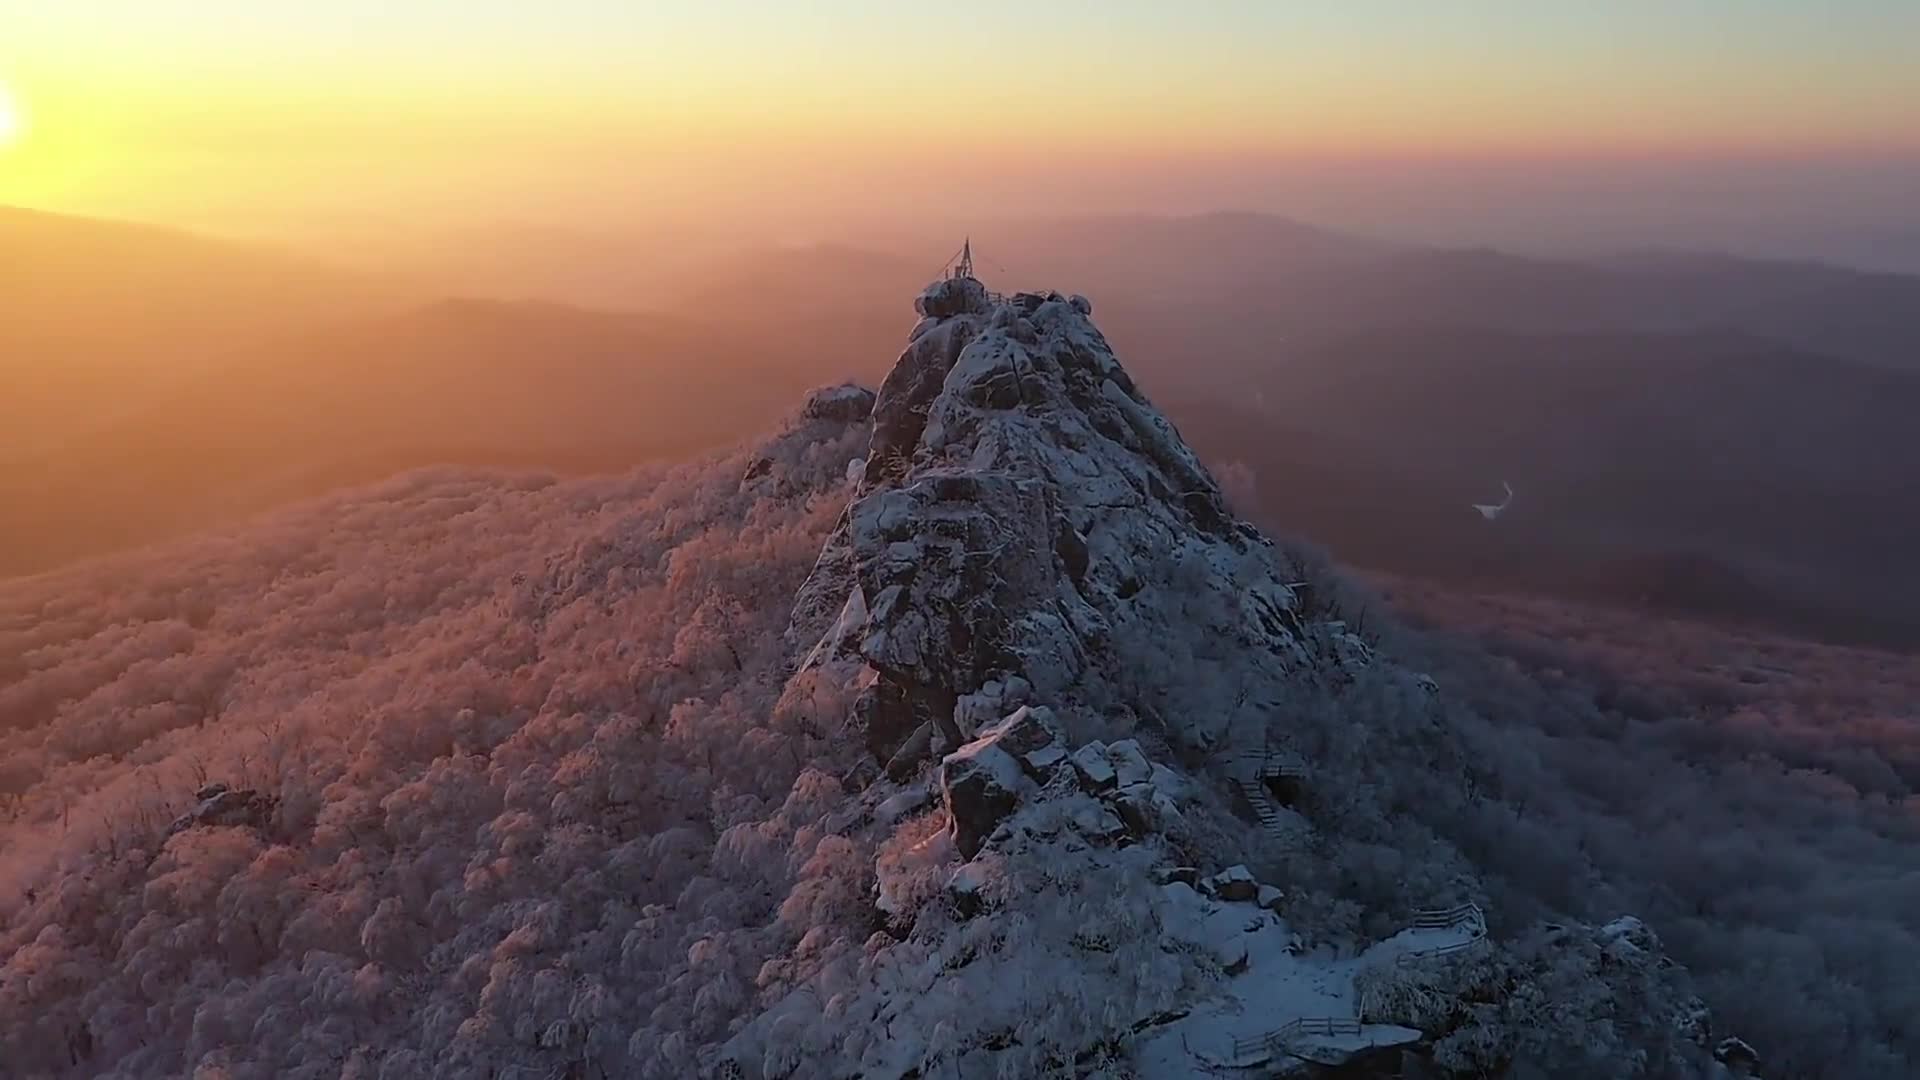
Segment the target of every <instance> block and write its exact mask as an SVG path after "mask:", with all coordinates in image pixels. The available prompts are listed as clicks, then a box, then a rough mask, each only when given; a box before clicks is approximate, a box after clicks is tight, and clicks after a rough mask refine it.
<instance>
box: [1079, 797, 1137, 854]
mask: <svg viewBox="0 0 1920 1080" xmlns="http://www.w3.org/2000/svg"><path fill="white" fill-rule="evenodd" d="M1067 824H1068V825H1070V826H1072V828H1073V831H1074V832H1077V833H1079V834H1080V835H1081V836H1083V837H1085V838H1086V839H1087V840H1089V841H1091V842H1092V843H1095V844H1112V843H1118V842H1119V841H1120V840H1122V839H1125V838H1126V836H1127V823H1126V822H1124V821H1122V820H1120V815H1119V814H1117V813H1115V812H1114V810H1113V808H1112V807H1110V806H1108V805H1107V804H1106V803H1103V802H1097V801H1095V800H1093V799H1084V798H1083V800H1082V801H1081V802H1080V803H1079V804H1078V805H1076V806H1074V807H1073V809H1072V811H1071V812H1070V813H1069V814H1068V816H1067Z"/></svg>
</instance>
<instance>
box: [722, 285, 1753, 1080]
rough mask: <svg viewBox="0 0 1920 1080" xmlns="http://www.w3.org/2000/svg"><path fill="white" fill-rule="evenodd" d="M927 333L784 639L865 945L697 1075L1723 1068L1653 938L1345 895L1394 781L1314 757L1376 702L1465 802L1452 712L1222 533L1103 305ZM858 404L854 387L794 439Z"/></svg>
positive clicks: (785, 973)
mask: <svg viewBox="0 0 1920 1080" xmlns="http://www.w3.org/2000/svg"><path fill="white" fill-rule="evenodd" d="M915 307H916V310H917V311H918V312H919V314H920V315H921V316H922V318H921V319H920V321H919V323H918V324H917V325H916V326H915V327H914V328H913V330H912V332H911V336H910V339H909V344H908V346H907V348H906V350H905V351H904V352H903V353H902V354H901V356H900V359H899V361H898V362H897V363H896V364H895V366H894V368H893V369H892V372H891V373H890V374H889V376H888V377H887V379H886V381H885V382H884V384H883V385H882V386H881V387H880V389H879V391H878V393H877V394H876V395H874V396H873V397H872V401H871V426H872V436H871V442H870V445H869V448H868V452H867V454H866V455H865V456H864V458H861V459H856V460H855V461H853V462H850V463H849V470H850V475H857V481H858V482H857V485H856V489H855V492H854V495H853V498H852V501H851V503H850V505H849V506H848V508H847V510H846V513H845V514H844V515H843V516H842V518H841V520H840V523H839V525H838V527H837V528H836V529H835V531H834V533H833V535H832V538H831V539H830V540H829V542H828V543H827V545H826V547H825V549H824V550H823V551H822V553H821V556H820V559H819V562H818V564H817V565H816V568H815V570H814V573H813V575H812V576H811V577H810V578H809V580H808V581H807V583H806V585H805V586H804V587H803V588H802V590H801V591H800V594H799V596H798V598H797V600H796V603H795V606H794V611H793V616H792V620H791V623H790V626H789V630H788V634H787V639H788V643H789V645H790V646H791V647H792V649H793V655H794V674H793V676H792V681H791V682H790V683H789V687H788V692H789V694H794V693H798V692H809V693H811V692H815V691H816V690H817V688H818V687H820V686H822V685H832V686H835V687H838V688H840V689H842V690H845V689H847V688H857V696H856V697H855V699H854V701H855V703H854V706H853V708H852V710H851V715H850V716H848V717H847V724H848V730H849V731H850V732H853V733H857V735H858V736H859V740H858V744H859V745H858V747H857V749H854V748H850V755H851V756H850V757H849V760H848V762H847V768H846V772H845V775H844V776H843V778H842V785H843V787H844V788H845V789H846V791H847V802H846V804H845V806H843V807H842V808H841V809H839V810H838V811H836V812H834V813H832V814H831V815H830V816H829V817H828V818H827V819H826V822H825V825H824V827H825V828H826V829H827V831H829V832H830V833H832V834H834V835H837V836H840V837H844V838H845V839H846V841H847V842H846V844H845V845H844V847H843V849H842V850H845V851H847V852H850V853H854V854H855V856H856V857H860V858H866V857H869V853H870V857H871V858H872V860H873V868H874V897H873V899H872V933H871V936H870V937H869V938H868V939H867V940H866V941H865V942H864V943H861V942H857V941H853V940H850V939H847V938H840V939H834V938H833V937H832V936H831V935H828V934H824V933H818V934H816V933H809V934H807V935H806V936H805V937H804V938H802V939H800V940H798V941H796V942H794V943H793V946H792V948H791V949H790V950H789V951H788V952H787V954H786V955H784V956H782V957H780V958H779V959H776V960H774V961H770V962H769V963H768V964H767V965H766V967H765V968H763V970H762V972H761V977H760V980H759V985H760V991H761V997H760V1001H761V1002H762V1003H763V1004H764V1008H762V1009H761V1010H760V1011H759V1012H758V1014H757V1016H755V1017H754V1018H753V1019H752V1020H751V1021H750V1022H749V1023H747V1024H745V1025H744V1026H742V1027H740V1028H739V1029H737V1030H736V1031H735V1032H734V1033H733V1035H732V1036H731V1037H730V1038H729V1040H728V1041H727V1042H726V1043H725V1044H724V1045H723V1046H722V1047H721V1048H720V1051H719V1053H718V1054H717V1055H713V1054H708V1055H704V1056H702V1061H701V1065H702V1067H703V1068H704V1069H706V1070H708V1071H710V1072H711V1073H713V1074H714V1075H723V1076H735V1077H753V1078H773V1077H851V1076H859V1077H866V1078H873V1080H895V1078H905V1077H932V1076H952V1077H1010V1076H1018V1077H1029V1076H1051V1075H1061V1076H1068V1075H1087V1076H1113V1077H1120V1076H1143V1077H1180V1076H1192V1075H1213V1074H1219V1075H1267V1074H1272V1073H1277V1072H1281V1071H1287V1070H1291V1069H1295V1068H1308V1067H1341V1068H1346V1069H1349V1070H1353V1071H1352V1073H1351V1074H1352V1075H1380V1076H1388V1075H1398V1074H1399V1070H1400V1069H1401V1068H1402V1066H1403V1063H1408V1067H1413V1065H1412V1064H1411V1063H1415V1062H1418V1063H1423V1064H1424V1066H1425V1067H1427V1068H1429V1069H1437V1070H1439V1071H1440V1073H1441V1074H1448V1073H1453V1074H1459V1075H1468V1074H1478V1075H1505V1074H1509V1073H1511V1074H1514V1075H1522V1074H1525V1070H1526V1069H1528V1068H1536V1069H1537V1068H1564V1067H1569V1066H1577V1067H1578V1068H1580V1069H1582V1070H1584V1071H1583V1072H1582V1075H1596V1076H1599V1075H1618V1076H1623V1077H1624V1076H1636V1075H1648V1076H1651V1075H1698V1074H1704V1073H1708V1072H1711V1071H1712V1070H1715V1069H1720V1070H1722V1071H1724V1070H1725V1068H1726V1066H1724V1065H1718V1064H1716V1063H1715V1062H1714V1061H1713V1060H1712V1055H1711V1054H1710V1053H1709V1052H1708V1050H1707V1043H1708V1042H1709V1039H1710V1033H1709V1026H1708V1023H1707V1020H1706V1017H1705V1015H1704V1010H1703V1009H1702V1008H1701V1007H1700V1005H1699V1002H1698V1000H1697V999H1695V998H1693V997H1692V995H1691V993H1690V991H1689V990H1688V988H1687V980H1686V976H1685V973H1684V972H1683V971H1681V970H1679V969H1678V968H1677V967H1675V966H1674V965H1672V964H1671V963H1670V962H1668V961H1667V960H1665V959H1664V957H1662V956H1661V954H1660V950H1659V946H1658V942H1657V939H1655V938H1654V937H1653V935H1652V933H1651V931H1648V930H1647V929H1646V928H1645V927H1642V926H1640V925H1639V924H1638V922H1637V920H1624V921H1621V922H1618V923H1615V924H1610V925H1608V926H1606V927H1600V928H1594V927H1585V926H1574V925H1566V924H1552V925H1547V926H1539V925H1535V926H1529V927H1520V926H1507V925H1504V924H1502V923H1500V922H1499V921H1498V920H1495V921H1494V930H1495V932H1494V933H1491V934H1490V933H1489V919H1488V917H1487V915H1486V914H1485V913H1483V912H1482V911H1481V910H1480V908H1479V906H1478V905H1476V904H1475V903H1474V902H1473V901H1475V900H1476V899H1477V898H1478V892H1477V889H1476V887H1475V886H1474V884H1473V878H1472V873H1471V867H1470V866H1468V865H1466V864H1465V861H1464V860H1463V859H1460V858H1458V857H1457V856H1449V857H1448V858H1443V859H1441V858H1437V859H1435V860H1432V862H1433V865H1426V864H1424V863H1423V864H1421V865H1418V866H1415V865H1412V863H1413V862H1414V861H1415V856H1413V855H1411V854H1404V859H1405V861H1406V862H1407V864H1408V865H1406V866H1403V867H1401V868H1400V869H1399V870H1398V871H1397V874H1398V875H1399V876H1400V877H1401V878H1402V879H1403V880H1404V881H1405V883H1406V884H1405V885H1404V888H1406V889H1409V890H1419V889H1429V890H1435V891H1430V892H1427V893H1424V894H1422V895H1420V896H1418V897H1417V898H1416V899H1415V900H1412V901H1408V902H1406V903H1402V904H1399V905H1398V906H1397V907H1396V908H1394V909H1393V910H1380V911H1375V912H1372V913H1371V914H1370V915H1369V916H1368V917H1367V918H1365V919H1361V918H1360V917H1358V916H1357V915H1355V912H1357V911H1359V909H1361V908H1364V907H1366V906H1367V899H1366V898H1364V897H1354V898H1338V897H1329V895H1328V889H1329V888H1330V887H1332V886H1329V885H1328V884H1327V882H1328V881H1335V882H1336V883H1337V881H1338V880H1339V877H1340V873H1339V872H1334V871H1329V870H1327V869H1326V867H1328V866H1330V865H1334V864H1336V863H1338V862H1339V861H1340V859H1341V852H1342V845H1343V844H1350V845H1351V847H1352V849H1353V850H1361V849H1362V848H1363V844H1362V840H1361V839H1360V838H1357V834H1355V835H1354V836H1350V835H1349V833H1351V832H1352V830H1350V829H1348V827H1347V825H1346V823H1344V822H1343V821H1342V815H1341V808H1342V807H1343V806H1350V805H1353V804H1354V803H1355V802H1356V801H1357V800H1364V799H1367V798H1371V797H1372V789H1373V788H1375V787H1378V786H1379V785H1378V781H1377V780H1369V779H1368V778H1367V777H1365V776H1362V775H1357V774H1351V775H1350V774H1343V772H1342V768H1343V767H1342V766H1340V765H1338V764H1336V763H1334V762H1333V761H1332V760H1331V758H1332V755H1331V754H1329V755H1328V757H1329V760H1328V761H1327V762H1325V763H1322V764H1321V765H1319V766H1316V764H1315V763H1314V762H1312V761H1311V760H1310V758H1308V757H1306V756H1304V755H1307V754H1310V753H1311V751H1312V748H1314V747H1316V746H1331V745H1335V744H1336V743H1338V741H1339V740H1341V739H1352V738H1355V737H1360V738H1364V737H1365V735H1366V732H1365V731H1364V730H1362V731H1360V733H1359V735H1358V736H1355V735H1354V734H1353V732H1354V729H1359V728H1362V727H1363V726H1364V724H1365V721H1363V720H1361V719H1359V718H1358V717H1357V716H1355V715H1351V714H1349V713H1347V712H1346V711H1344V709H1343V706H1342V701H1343V695H1345V694H1347V693H1348V690H1349V688H1352V687H1357V686H1362V685H1364V687H1365V688H1367V690H1366V692H1367V693H1370V694H1373V695H1375V696H1376V697H1379V696H1381V695H1385V696H1387V697H1390V698H1391V700H1393V701H1395V702H1400V703H1402V707H1403V708H1404V710H1405V711H1406V714H1407V715H1409V716H1413V717H1415V719H1414V720H1413V721H1410V724H1411V725H1412V727H1411V730H1412V734H1411V735H1408V736H1406V737H1404V738H1401V737H1399V736H1397V735H1396V734H1395V733H1388V732H1385V731H1382V732H1381V733H1379V734H1380V736H1381V737H1382V738H1384V739H1397V740H1398V742H1399V743H1400V744H1402V745H1396V746H1386V745H1383V746H1381V747H1380V749H1379V751H1378V752H1377V753H1376V754H1375V755H1374V757H1375V759H1376V761H1375V764H1378V765H1380V767H1383V768H1391V769H1401V770H1403V771H1405V770H1416V771H1417V770H1422V769H1431V770H1433V771H1434V772H1435V773H1443V772H1444V773H1447V775H1445V776H1443V777H1441V778H1440V780H1439V781H1438V782H1443V783H1445V782H1456V781H1457V782H1467V776H1468V775H1469V774H1470V773H1471V768H1470V763H1463V762H1461V761H1460V760H1459V754H1458V750H1457V748H1452V749H1449V748H1448V747H1447V746H1446V735H1445V732H1444V731H1443V730H1440V729H1439V728H1438V726H1437V721H1436V720H1435V714H1433V713H1432V710H1431V709H1430V708H1428V707H1427V706H1425V705H1422V704H1421V703H1422V702H1430V701H1431V700H1432V699H1433V694H1434V692H1435V689H1436V688H1435V687H1434V686H1433V685H1432V682H1431V680H1427V679H1425V678H1424V677H1422V676H1418V675H1416V674H1415V673H1412V672H1407V671H1403V670H1400V669H1399V668H1398V667H1397V666H1395V665H1394V664H1393V663H1392V662H1391V661H1390V660H1389V659H1385V658H1381V659H1376V658H1375V656H1374V652H1373V649H1372V648H1371V647H1370V646H1369V644H1368V642H1367V641H1365V640H1364V639H1363V638H1362V636H1361V635H1359V634H1357V633H1355V632H1354V631H1353V630H1352V629H1350V628H1349V627H1348V626H1347V624H1346V623H1345V622H1343V621H1342V620H1341V619H1340V618H1339V617H1338V616H1339V612H1338V607H1339V605H1338V602H1337V597H1336V595H1335V594H1336V593H1337V592H1338V584H1337V582H1334V581H1331V580H1329V579H1328V578H1326V577H1325V576H1323V575H1322V574H1321V573H1319V572H1317V571H1311V570H1308V569H1303V564H1302V562H1301V561H1300V560H1298V559H1296V558H1294V557H1292V556H1290V555H1289V554H1288V553H1287V552H1285V551H1283V550H1281V549H1280V548H1278V547H1276V545H1274V544H1273V543H1272V542H1271V541H1269V540H1268V539H1267V538H1265V537H1263V536H1262V535H1261V534H1260V533H1259V532H1258V531H1257V530H1255V529H1254V528H1252V527H1251V526H1250V525H1248V524H1246V523H1245V522H1243V521H1241V520H1239V519H1238V518H1236V517H1235V516H1234V514H1233V512H1232V510H1231V508H1230V507H1229V506H1228V505H1227V503H1226V500H1225V499H1224V498H1223V497H1222V495H1221V492H1220V489H1219V487H1218V486H1217V485H1216V484H1215V482H1214V480H1213V478H1212V477H1211V476H1210V475H1209V474H1208V472H1207V470H1206V469H1205V468H1204V467H1203V466H1202V465H1201V464H1200V462H1199V460H1198V459H1197V458H1196V457H1195V455H1194V454H1193V453H1192V451H1190V450H1189V449H1188V447H1187V446H1186V444H1185V443H1184V442H1183V440H1182V439H1181V437H1180V435H1179V434H1178V432H1176V431H1175V430H1174V429H1173V428H1172V426H1171V425H1170V424H1168V422H1167V421H1166V420H1165V419H1164V417H1162V416H1161V414H1160V413H1159V412H1158V411H1157V410H1156V409H1155V408H1154V407H1153V406H1152V404H1151V403H1150V402H1149V401H1148V400H1147V399H1146V397H1145V395H1143V394H1142V393H1141V391H1140V389H1139V387H1138V386H1136V385H1135V384H1134V383H1133V381H1132V380H1131V379H1130V378H1129V377H1128V376H1127V374H1126V372H1125V371H1124V370H1123V369H1122V368H1121V366H1120V364H1119V362H1118V361H1117V360H1116V359H1115V357H1114V355H1113V352H1112V350H1111V349H1110V348H1109V347H1108V345H1107V343H1106V341H1105V340H1104V338H1103V337H1102V336H1101V334H1100V332H1099V330H1098V329H1097V328H1096V327H1095V326H1094V324H1093V322H1092V320H1091V318H1090V314H1091V308H1090V304H1089V303H1088V302H1087V301H1086V300H1085V299H1083V298H1081V297H1077V296H1075V297H1065V296H1061V295H1059V294H1054V293H1048V294H1031V293H1022V294H1018V295H1015V296H1012V297H1008V298H1002V297H998V296H995V295H992V294H990V293H989V292H988V291H987V290H986V289H985V287H984V286H982V285H981V283H979V282H978V281H975V280H973V279H971V278H955V279H949V280H945V281H941V282H938V283H936V284H935V285H933V286H931V287H930V288H929V289H928V290H927V291H926V292H925V293H924V294H922V295H921V296H920V298H919V299H918V301H917V302H916V305H915ZM866 406H867V398H866V396H865V394H864V392H861V391H859V390H857V389H840V390H835V391H831V392H823V393H821V394H818V395H816V396H815V398H814V399H812V401H811V402H810V403H809V405H808V414H809V415H813V414H815V413H818V414H819V415H820V416H822V417H825V416H828V415H831V416H832V417H834V418H836V419H838V418H840V417H841V416H842V415H843V414H845V413H848V412H849V411H853V412H857V411H860V410H862V409H864V408H865V407H866ZM753 474H754V470H753V469H751V468H750V469H749V470H748V476H747V477H746V478H745V480H744V481H743V482H744V483H747V484H752V483H755V482H756V480H755V477H754V475H753ZM1355 692H1356V693H1359V691H1355ZM849 741H850V742H852V740H849ZM1355 768H1356V769H1357V768H1358V766H1356V767H1355ZM1396 809H1397V810H1398V811H1399V812H1401V813H1402V814H1411V813H1412V812H1413V810H1412V808H1410V807H1406V806H1399V807H1397V808H1396ZM1356 828H1357V827H1356ZM824 846H825V845H823V848H824ZM1364 850H1365V851H1366V852H1367V853H1368V854H1367V857H1368V858H1373V859H1375V860H1376V861H1378V860H1379V859H1382V858H1387V857H1390V856H1393V854H1394V853H1393V852H1391V851H1390V850H1387V849H1386V848H1385V847H1384V846H1383V845H1381V844H1380V843H1378V841H1377V840H1372V839H1369V842H1368V843H1367V844H1366V845H1364ZM1383 852H1384V854H1383ZM1249 866H1252V867H1254V869H1249ZM1390 873H1396V872H1393V871H1390ZM1289 875H1292V877H1291V878H1289ZM1262 876H1267V877H1271V878H1273V879H1274V880H1267V881H1263V880H1261V878H1262ZM1296 879H1297V880H1296ZM1420 901H1425V902H1426V904H1428V905H1432V906H1423V904H1422V903H1421V902H1420ZM1329 911H1337V912H1339V913H1341V916H1342V917H1340V918H1334V917H1331V916H1329V915H1328V912H1329ZM1382 926H1391V929H1389V930H1387V931H1386V932H1378V931H1376V932H1366V929H1365V928H1367V927H1373V928H1378V927H1382ZM1736 1056H1737V1055H1736ZM1742 1067H1745V1066H1744V1063H1743V1064H1742Z"/></svg>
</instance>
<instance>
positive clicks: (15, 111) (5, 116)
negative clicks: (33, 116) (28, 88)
mask: <svg viewBox="0 0 1920 1080" xmlns="http://www.w3.org/2000/svg"><path fill="white" fill-rule="evenodd" d="M26 130H27V117H26V114H25V113H24V112H22V111H21V109H20V101H19V99H18V98H15V97H14V96H13V94H12V92H11V91H9V90H8V89H7V84H6V83H0V150H4V149H5V148H6V147H7V146H8V145H10V144H11V143H13V142H15V141H17V140H18V139H19V138H20V136H22V135H24V134H26Z"/></svg>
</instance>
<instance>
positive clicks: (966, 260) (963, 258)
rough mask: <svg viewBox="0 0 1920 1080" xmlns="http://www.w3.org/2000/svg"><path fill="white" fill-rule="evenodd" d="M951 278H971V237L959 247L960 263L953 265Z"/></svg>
mask: <svg viewBox="0 0 1920 1080" xmlns="http://www.w3.org/2000/svg"><path fill="white" fill-rule="evenodd" d="M953 276H954V277H956V278H970V277H972V276H973V237H971V236H969V237H967V239H966V242H965V243H963V244H961V245H960V261H959V262H956V263H954V264H953Z"/></svg>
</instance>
